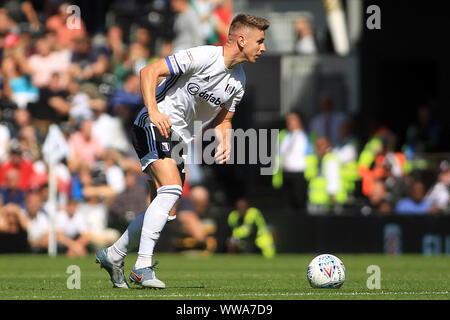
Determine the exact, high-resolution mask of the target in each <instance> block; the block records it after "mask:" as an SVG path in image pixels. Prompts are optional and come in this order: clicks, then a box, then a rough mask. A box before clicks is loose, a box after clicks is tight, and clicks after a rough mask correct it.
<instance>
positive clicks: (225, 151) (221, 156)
mask: <svg viewBox="0 0 450 320" xmlns="http://www.w3.org/2000/svg"><path fill="white" fill-rule="evenodd" d="M230 155H231V147H230V145H229V144H227V143H225V144H224V143H219V145H218V146H217V149H216V153H215V154H214V159H215V160H216V162H217V163H219V164H224V163H225V162H227V161H228V160H230Z"/></svg>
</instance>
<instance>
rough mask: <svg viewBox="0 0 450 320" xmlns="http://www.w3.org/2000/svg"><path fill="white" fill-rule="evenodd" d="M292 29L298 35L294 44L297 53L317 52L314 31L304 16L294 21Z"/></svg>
mask: <svg viewBox="0 0 450 320" xmlns="http://www.w3.org/2000/svg"><path fill="white" fill-rule="evenodd" d="M294 29H295V33H296V34H297V37H298V39H297V42H296V44H295V52H296V53H298V54H315V53H317V46H316V41H315V39H314V33H313V30H312V28H311V24H310V22H309V21H308V19H306V18H305V17H298V18H297V19H296V20H295V22H294Z"/></svg>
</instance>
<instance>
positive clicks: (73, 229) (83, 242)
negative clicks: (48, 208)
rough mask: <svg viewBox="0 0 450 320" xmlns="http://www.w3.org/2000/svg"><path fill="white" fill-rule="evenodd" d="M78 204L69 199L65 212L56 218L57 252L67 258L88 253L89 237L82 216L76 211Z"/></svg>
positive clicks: (61, 212)
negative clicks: (65, 255) (64, 254)
mask: <svg viewBox="0 0 450 320" xmlns="http://www.w3.org/2000/svg"><path fill="white" fill-rule="evenodd" d="M77 208H78V203H77V202H76V201H75V200H74V199H69V201H68V202H67V207H66V210H64V211H59V212H58V214H57V216H56V223H55V227H56V236H57V240H58V252H62V253H66V254H67V256H69V257H72V258H73V257H84V256H85V255H86V254H87V253H88V244H89V235H88V232H87V225H86V220H85V217H84V215H83V214H82V213H81V212H79V211H78V210H77Z"/></svg>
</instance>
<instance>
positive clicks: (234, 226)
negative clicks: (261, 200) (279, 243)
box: [228, 198, 275, 258]
mask: <svg viewBox="0 0 450 320" xmlns="http://www.w3.org/2000/svg"><path fill="white" fill-rule="evenodd" d="M228 225H229V227H230V228H231V230H232V233H231V238H230V240H229V242H228V251H229V252H247V253H251V252H252V251H254V250H253V249H254V248H255V246H256V247H257V248H258V249H259V250H261V253H262V254H263V256H264V257H266V258H273V257H274V256H275V244H274V239H273V236H272V233H271V232H270V230H269V228H268V227H267V225H266V221H265V219H264V216H263V215H262V213H261V211H260V210H259V209H257V208H255V207H249V204H248V201H247V199H245V198H241V199H238V200H237V201H236V210H233V211H231V212H230V214H229V215H228ZM255 249H256V248H255Z"/></svg>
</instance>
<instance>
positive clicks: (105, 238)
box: [78, 166, 120, 249]
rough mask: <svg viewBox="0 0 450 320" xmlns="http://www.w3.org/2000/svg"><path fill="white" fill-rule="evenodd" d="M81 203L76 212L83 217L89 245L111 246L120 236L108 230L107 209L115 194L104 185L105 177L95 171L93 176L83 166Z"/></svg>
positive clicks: (89, 169)
mask: <svg viewBox="0 0 450 320" xmlns="http://www.w3.org/2000/svg"><path fill="white" fill-rule="evenodd" d="M79 175H80V181H81V184H82V190H81V192H82V196H83V201H82V202H81V203H80V204H79V206H78V210H79V211H80V212H81V213H82V214H83V215H84V217H85V219H86V224H87V232H88V235H89V243H90V244H91V245H92V246H93V247H95V248H97V249H98V247H104V246H108V245H109V244H112V243H113V242H114V241H115V240H117V239H118V237H119V236H120V234H119V232H118V231H117V230H115V229H110V228H108V215H109V212H108V207H109V206H111V204H112V203H113V202H114V198H115V196H116V193H115V191H114V189H113V188H111V187H110V186H108V185H107V184H106V177H105V176H104V174H102V173H101V172H98V171H96V175H95V176H94V175H93V172H92V170H91V168H89V167H87V166H83V167H82V168H81V169H80V173H79Z"/></svg>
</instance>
